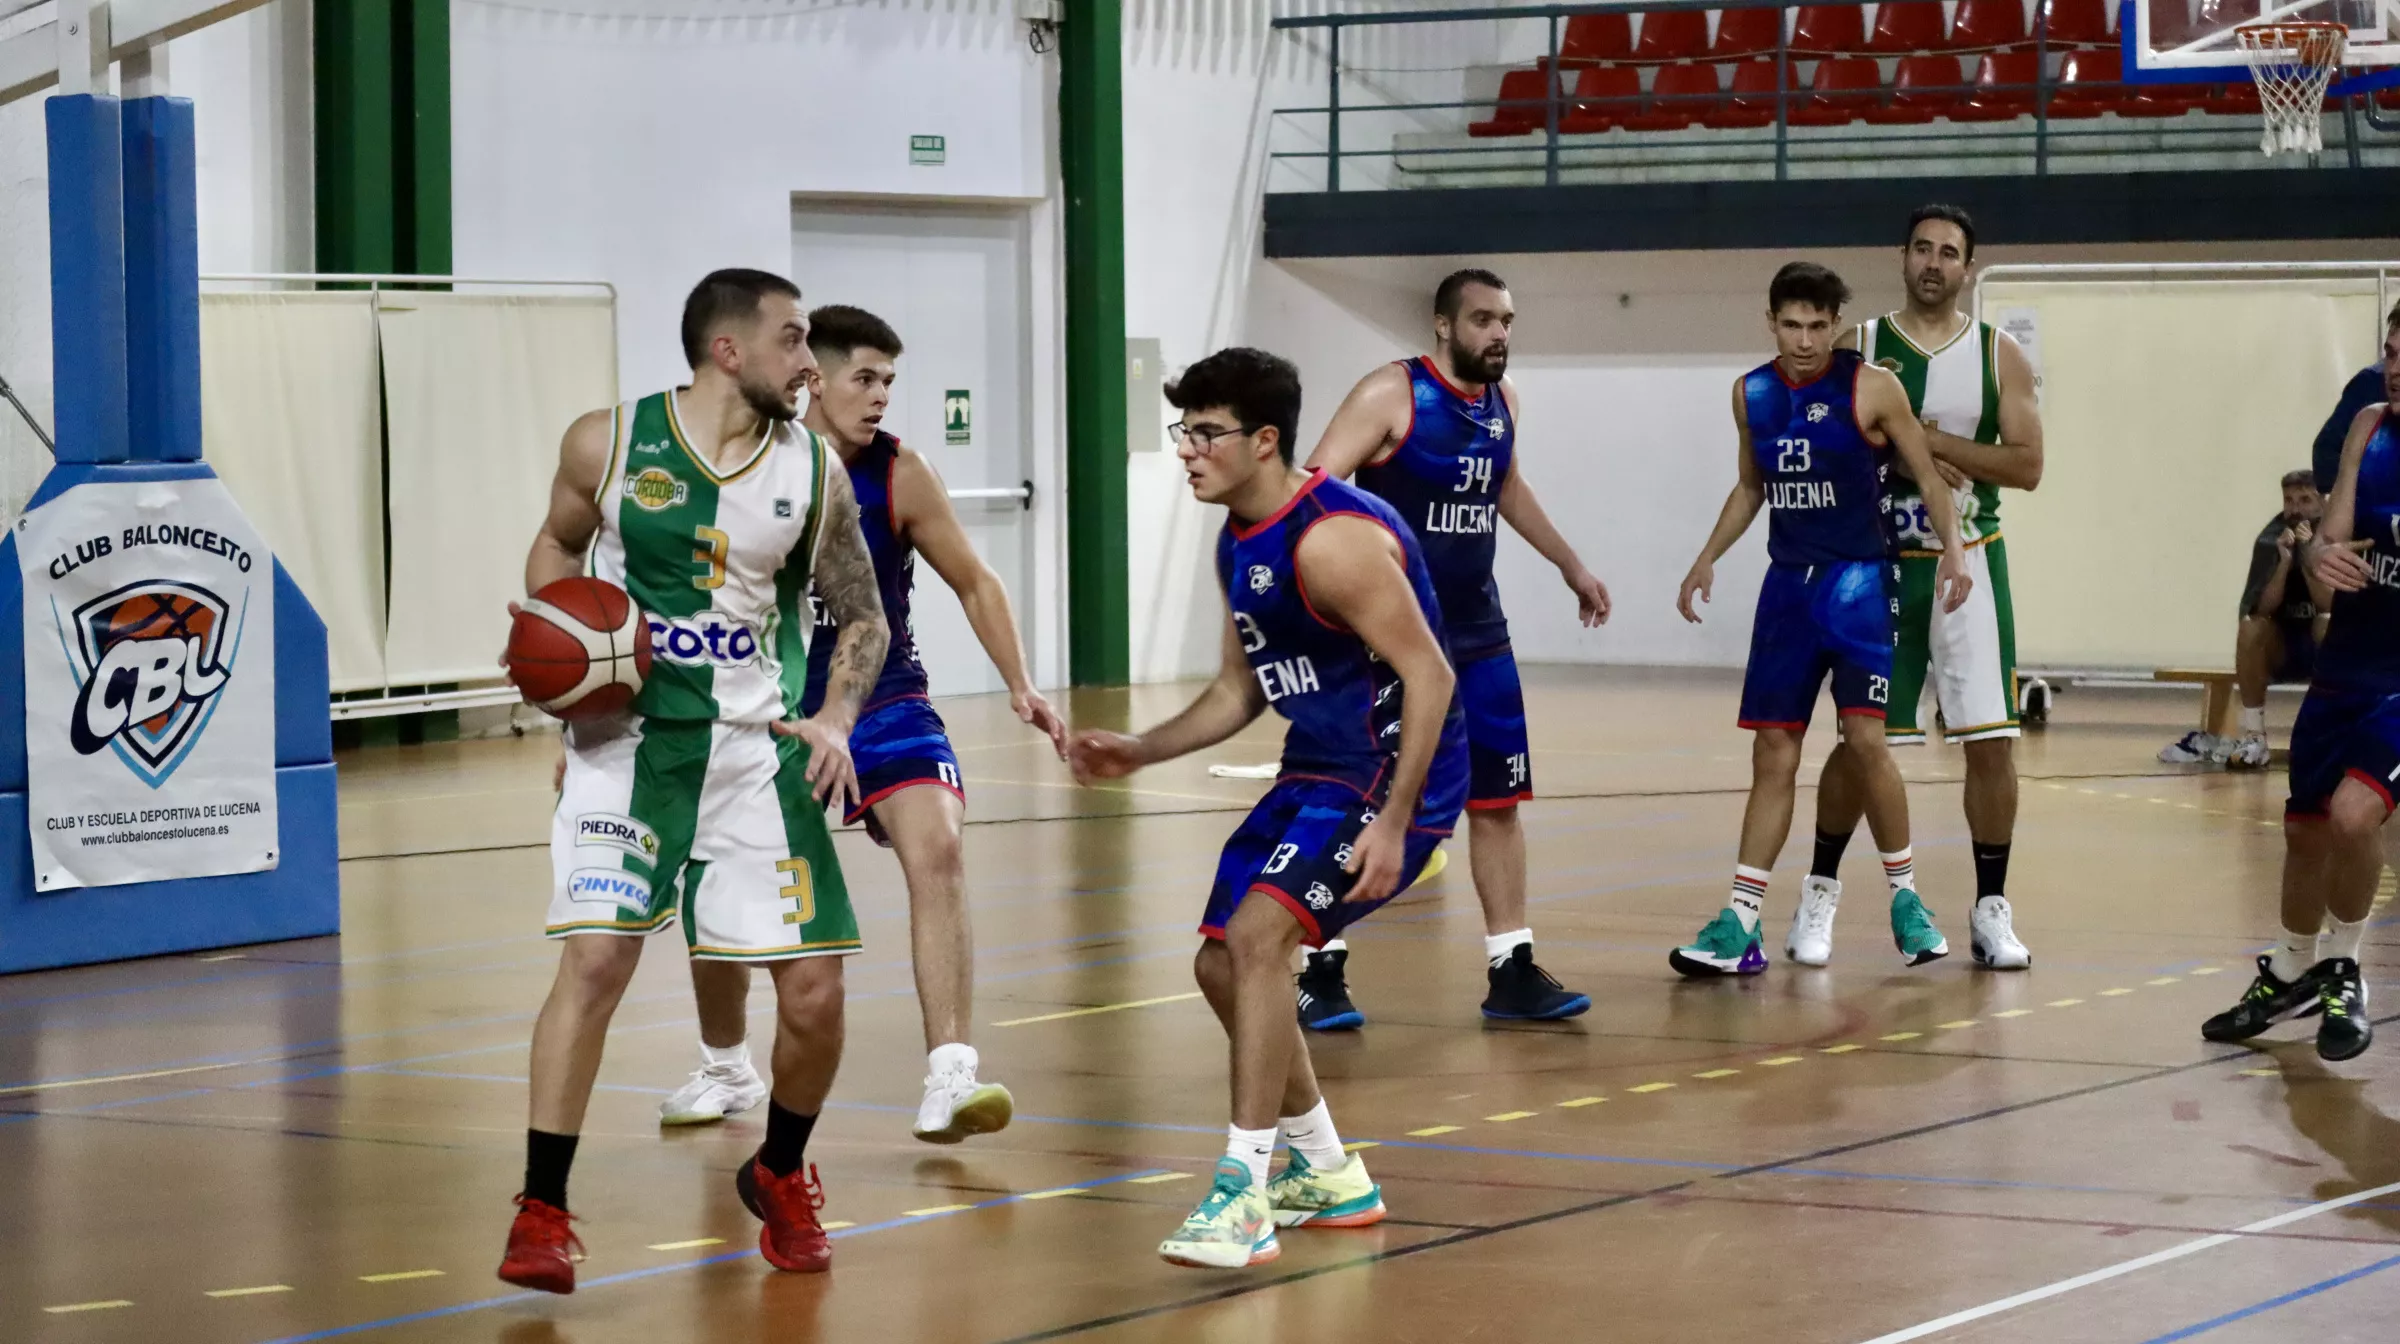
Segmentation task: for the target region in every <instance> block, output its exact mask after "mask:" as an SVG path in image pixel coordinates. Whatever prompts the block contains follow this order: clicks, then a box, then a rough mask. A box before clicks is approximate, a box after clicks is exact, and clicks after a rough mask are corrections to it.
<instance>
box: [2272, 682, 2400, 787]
mask: <svg viewBox="0 0 2400 1344" xmlns="http://www.w3.org/2000/svg"><path fill="white" fill-rule="evenodd" d="M2344 779H2355V780H2357V781H2358V782H2359V783H2361V784H2364V785H2366V786H2367V787H2368V788H2370V789H2373V790H2374V791H2375V792H2376V793H2377V794H2378V795H2379V796H2381V797H2382V799H2383V810H2384V814H2385V815H2386V816H2389V815H2390V814H2391V810H2392V798H2393V795H2394V794H2395V793H2400V694H2385V693H2381V692H2376V691H2345V690H2339V689H2330V688H2328V687H2326V686H2325V685H2324V684H2323V683H2321V682H2320V683H2319V684H2318V685H2316V686H2312V687H2310V688H2309V692H2308V698H2307V699H2305V700H2302V701H2301V702H2300V717H2299V718H2297V719H2295V720H2293V721H2292V796H2291V800H2290V801H2289V802H2287V803H2285V804H2284V814H2285V815H2286V816H2295V817H2321V816H2323V815H2325V809H2326V808H2327V807H2328V806H2330V805H2331V804H2332V802H2333V791H2334V790H2335V789H2338V788H2340V787H2341V786H2342V781H2343V780H2344Z"/></svg>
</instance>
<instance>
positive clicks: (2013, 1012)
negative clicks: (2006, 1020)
mask: <svg viewBox="0 0 2400 1344" xmlns="http://www.w3.org/2000/svg"><path fill="white" fill-rule="evenodd" d="M2032 1013H2033V1010H2032V1009H2031V1008H2011V1009H2009V1010H2008V1011H2006V1012H2001V1013H1994V1014H1992V1016H1994V1017H2027V1016H2030V1015H2031V1014H2032Z"/></svg>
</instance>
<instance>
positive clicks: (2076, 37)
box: [2042, 0, 2117, 47]
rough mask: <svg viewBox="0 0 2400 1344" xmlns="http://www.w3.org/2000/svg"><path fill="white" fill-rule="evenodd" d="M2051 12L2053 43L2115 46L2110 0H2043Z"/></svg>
mask: <svg viewBox="0 0 2400 1344" xmlns="http://www.w3.org/2000/svg"><path fill="white" fill-rule="evenodd" d="M2042 12H2043V13H2045V14H2048V15H2049V16H2050V45H2051V46H2054V47H2065V46H2091V47H2113V46H2115V45H2116V44H2117V40H2116V39H2115V38H2113V37H2111V36H2109V32H2108V2H2107V0H2042Z"/></svg>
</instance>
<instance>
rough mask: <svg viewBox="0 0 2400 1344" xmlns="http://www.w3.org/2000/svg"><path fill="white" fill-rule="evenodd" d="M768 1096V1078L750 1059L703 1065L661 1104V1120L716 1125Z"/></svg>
mask: <svg viewBox="0 0 2400 1344" xmlns="http://www.w3.org/2000/svg"><path fill="white" fill-rule="evenodd" d="M766 1099H767V1080H766V1079H764V1078H761V1077H759V1076H758V1070H757V1069H755V1068H752V1067H751V1065H750V1061H748V1060H743V1061H742V1062H741V1063H739V1064H703V1065H701V1066H700V1067H699V1068H697V1069H694V1070H693V1071H692V1076H691V1080H690V1081H688V1082H686V1083H685V1084H684V1085H683V1086H681V1087H679V1088H677V1089H675V1095H674V1096H671V1097H669V1098H667V1099H666V1100H665V1101H662V1102H660V1103H659V1104H658V1123H660V1124H662V1125H713V1124H715V1123H716V1122H717V1121H719V1120H722V1119H724V1118H725V1117H726V1116H729V1115H740V1114H741V1113H742V1112H744V1111H746V1110H749V1109H750V1108H751V1107H753V1106H756V1105H757V1104H758V1103H760V1102H762V1101H765V1100H766Z"/></svg>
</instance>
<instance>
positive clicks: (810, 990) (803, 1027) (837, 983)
mask: <svg viewBox="0 0 2400 1344" xmlns="http://www.w3.org/2000/svg"><path fill="white" fill-rule="evenodd" d="M775 1015H776V1017H777V1019H778V1020H779V1021H780V1022H781V1023H782V1025H783V1026H784V1027H785V1028H786V1029H788V1030H791V1031H795V1032H801V1033H805V1034H809V1035H825V1034H828V1033H832V1032H838V1031H839V1030H840V1029H841V1023H842V960H841V958H839V957H811V958H808V959H806V960H803V961H798V962H794V963H793V964H792V967H791V969H790V970H787V971H785V972H784V973H783V974H782V975H781V976H779V977H777V979H776V982H775Z"/></svg>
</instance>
